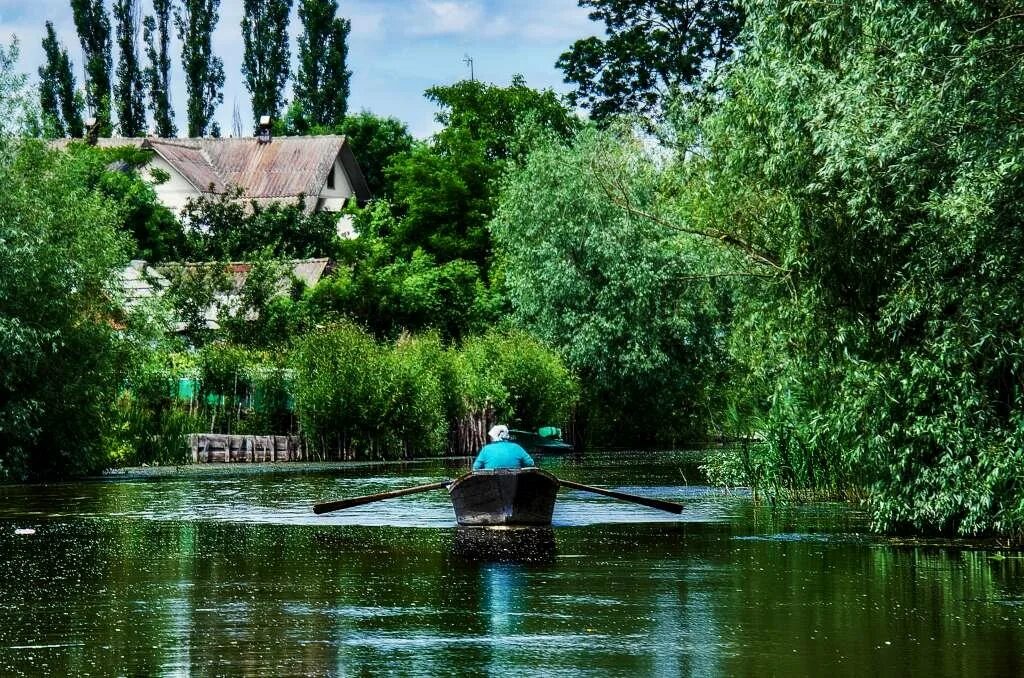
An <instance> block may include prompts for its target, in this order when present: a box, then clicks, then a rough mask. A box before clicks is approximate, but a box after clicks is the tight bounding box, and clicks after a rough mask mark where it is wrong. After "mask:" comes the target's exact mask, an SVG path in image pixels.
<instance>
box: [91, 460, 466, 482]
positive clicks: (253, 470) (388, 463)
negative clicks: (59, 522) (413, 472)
mask: <svg viewBox="0 0 1024 678" xmlns="http://www.w3.org/2000/svg"><path fill="white" fill-rule="evenodd" d="M470 462H471V458H470V457H423V458H420V459H404V460H380V461H281V462H234V463H223V464H218V463H203V464H177V465H173V466H172V465H168V466H126V467H124V468H114V469H107V470H106V471H104V472H103V474H102V475H99V476H93V477H90V478H86V480H136V479H139V480H141V479H149V478H193V477H194V478H202V477H209V476H217V477H227V476H236V475H238V476H246V475H264V474H279V473H324V472H327V471H335V470H342V469H366V468H373V467H381V468H388V469H392V470H394V471H397V470H400V469H402V468H415V467H417V466H426V465H430V464H434V465H436V464H444V463H447V464H451V465H455V466H457V465H459V464H460V463H463V464H465V465H466V467H467V468H468V467H469V463H470Z"/></svg>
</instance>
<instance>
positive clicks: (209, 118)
mask: <svg viewBox="0 0 1024 678" xmlns="http://www.w3.org/2000/svg"><path fill="white" fill-rule="evenodd" d="M219 7H220V0H183V1H182V4H181V7H180V9H178V10H177V11H176V12H175V15H174V23H175V25H176V26H177V28H178V39H179V40H181V63H182V67H183V68H184V70H185V89H186V90H187V92H188V105H187V106H186V109H187V113H188V135H189V136H190V137H201V136H205V135H206V134H208V133H210V134H213V136H218V135H219V134H220V127H219V125H217V123H216V122H214V121H213V114H214V111H216V110H217V106H218V105H220V104H221V103H223V101H224V92H223V87H224V64H223V62H222V61H221V59H220V57H217V56H214V54H213V46H212V44H211V38H212V36H213V29H214V28H215V27H216V26H217V20H218V18H219V16H218V13H217V10H218V8H219Z"/></svg>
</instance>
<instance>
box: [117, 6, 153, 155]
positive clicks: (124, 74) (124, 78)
mask: <svg viewBox="0 0 1024 678" xmlns="http://www.w3.org/2000/svg"><path fill="white" fill-rule="evenodd" d="M113 9H114V21H115V33H116V35H117V48H118V57H117V82H116V83H115V84H114V107H115V109H116V110H117V124H118V127H119V128H120V132H121V136H125V137H137V136H140V135H142V134H143V133H144V132H145V131H146V106H145V101H144V97H143V90H142V68H141V67H140V66H139V48H138V44H139V43H138V38H139V21H140V18H141V14H140V10H139V2H138V0H114V7H113Z"/></svg>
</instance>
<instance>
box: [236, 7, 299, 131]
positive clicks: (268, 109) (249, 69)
mask: <svg viewBox="0 0 1024 678" xmlns="http://www.w3.org/2000/svg"><path fill="white" fill-rule="evenodd" d="M244 4H245V16H244V17H243V19H242V41H243V43H244V46H245V54H244V56H243V57H242V75H244V76H245V86H246V89H248V90H249V94H251V95H252V117H253V120H254V121H255V122H259V119H260V116H261V115H269V116H270V117H272V118H277V117H278V115H279V114H280V112H281V107H282V105H283V104H284V86H285V83H286V82H287V81H288V63H289V60H290V59H291V52H290V50H289V49H288V15H289V14H290V13H291V11H292V0H245V3H244Z"/></svg>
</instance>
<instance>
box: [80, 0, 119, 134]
mask: <svg viewBox="0 0 1024 678" xmlns="http://www.w3.org/2000/svg"><path fill="white" fill-rule="evenodd" d="M71 13H72V16H73V17H74V20H75V28H76V29H77V30H78V40H79V42H80V43H81V45H82V54H83V55H84V57H85V75H86V79H85V103H86V105H87V106H88V108H89V111H90V112H91V113H92V114H93V115H94V116H95V117H96V123H97V125H98V126H99V133H100V135H101V136H110V133H111V130H112V125H111V120H110V70H111V56H110V16H109V15H108V14H107V10H106V8H105V7H104V5H103V0H71Z"/></svg>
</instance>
